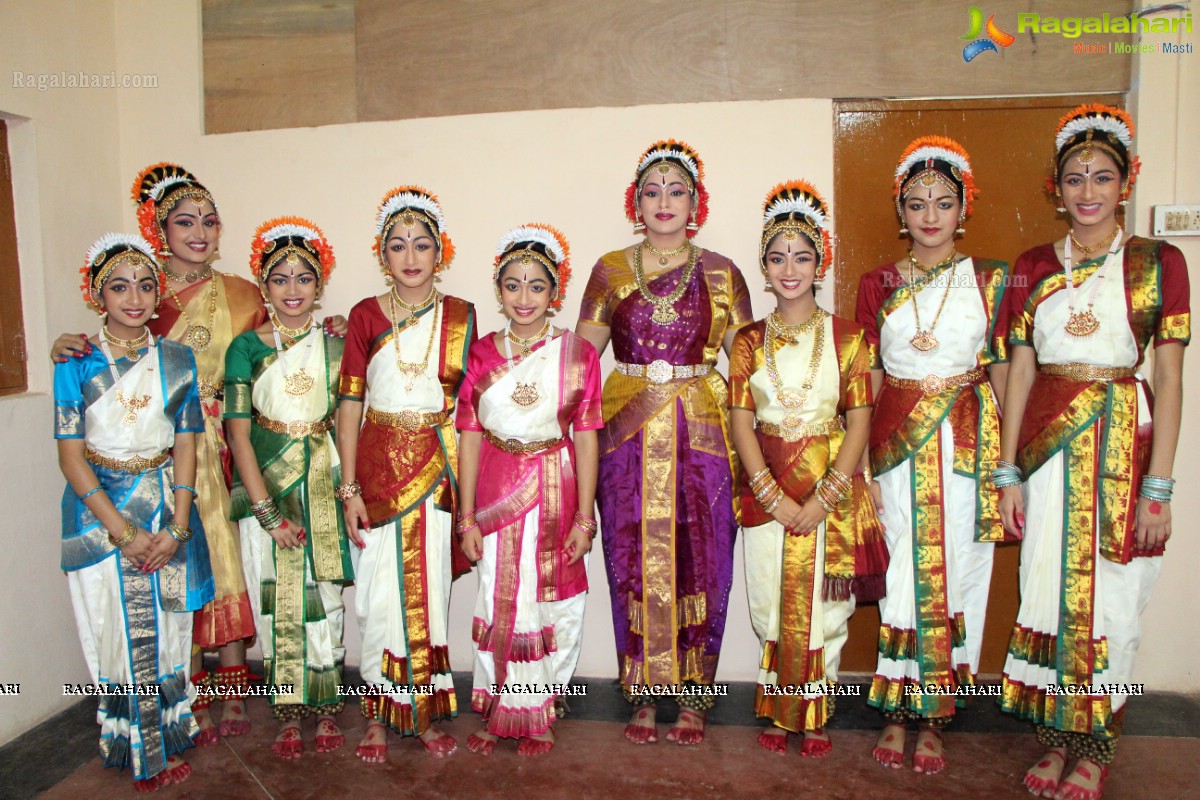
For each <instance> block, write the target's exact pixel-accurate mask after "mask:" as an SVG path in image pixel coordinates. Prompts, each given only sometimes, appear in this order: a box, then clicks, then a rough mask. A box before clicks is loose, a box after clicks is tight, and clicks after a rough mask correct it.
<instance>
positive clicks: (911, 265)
mask: <svg viewBox="0 0 1200 800" xmlns="http://www.w3.org/2000/svg"><path fill="white" fill-rule="evenodd" d="M957 255H958V253H957V252H956V251H954V250H951V251H950V255H948V256H946V257H945V258H943V259H942V260H941V261H939V262H938V263H936V264H934V265H933V266H932V267H930V268H929V270H928V271H926V273H925V276H927V275H932V274H933V273H935V272H936V271H937V270H939V269H941V268H942V267H945V266H947V265H949V264H951V263H953V261H954V258H955V256H957ZM918 269H924V268H923V267H922V266H921V264H920V263H919V262H918V261H917V257H916V256H915V255H913V251H912V250H909V251H908V287H909V289H908V290H909V292H910V293H911V294H912V301H913V319H914V320H916V323H917V332H916V333H915V334H913V337H912V338H911V339H909V340H908V344H909V346H910V347H912V349H913V350H916V351H918V352H921V353H929V352H932V351H934V350H937V349H938V346H939V345H940V344H941V342H939V341H938V338H937V337H936V336H934V335H933V329H934V328H936V327H937V324H938V320H939V319H941V318H942V309H944V308H945V307H946V299H947V298H949V297H950V287H951V286H952V285H953V284H954V281H953V280H951V279H950V278H949V277H948V278H947V280H946V290H945V291H944V292H942V302H941V303H939V304H938V309H937V313H936V314H934V315H933V322H931V323H929V330H923V329H922V328H921V310H920V309H919V308H918V307H917V294H918V293H919V292H920V289H921V287H919V286H918V285H917V270H918ZM925 276H922V280H924V278H925Z"/></svg>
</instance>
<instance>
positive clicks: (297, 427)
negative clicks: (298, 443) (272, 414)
mask: <svg viewBox="0 0 1200 800" xmlns="http://www.w3.org/2000/svg"><path fill="white" fill-rule="evenodd" d="M308 430H309V425H308V423H307V422H305V421H304V420H302V419H294V420H292V421H291V422H289V423H288V424H287V435H288V436H290V437H291V438H293V439H299V438H300V437H302V436H307V435H308Z"/></svg>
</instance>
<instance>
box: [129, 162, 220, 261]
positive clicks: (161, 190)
mask: <svg viewBox="0 0 1200 800" xmlns="http://www.w3.org/2000/svg"><path fill="white" fill-rule="evenodd" d="M130 195H131V197H132V198H133V202H134V203H135V204H136V205H137V207H138V208H137V219H138V228H139V229H140V230H141V233H142V236H143V237H145V239H146V241H148V242H150V244H151V245H153V247H154V250H155V252H156V253H158V254H159V255H160V256H163V257H167V256H170V254H171V251H170V249H168V247H167V236H166V231H165V229H164V228H163V222H164V221H165V220H166V218H167V215H168V214H170V213H171V209H172V208H174V207H175V206H176V205H178V204H179V201H180V200H183V199H184V198H189V197H190V198H192V199H193V200H195V201H196V202H197V203H198V202H200V201H201V200H207V201H209V202H210V203H212V207H213V211H214V212H216V210H217V201H216V200H214V199H213V196H212V193H211V192H209V191H208V189H206V188H205V187H204V185H203V184H201V183H200V181H199V180H197V179H196V176H195V175H193V174H192V173H190V172H188V171H187V170H186V169H184V168H183V167H181V166H180V165H178V164H173V163H171V162H169V161H160V162H159V163H157V164H151V165H150V166H148V167H146V168H145V169H143V170H142V171H141V172H139V173H138V175H137V177H136V178H134V179H133V187H132V188H131V190H130Z"/></svg>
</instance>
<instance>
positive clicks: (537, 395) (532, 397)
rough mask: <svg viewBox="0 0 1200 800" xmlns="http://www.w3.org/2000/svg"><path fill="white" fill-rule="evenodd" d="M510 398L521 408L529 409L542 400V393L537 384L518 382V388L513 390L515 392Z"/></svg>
mask: <svg viewBox="0 0 1200 800" xmlns="http://www.w3.org/2000/svg"><path fill="white" fill-rule="evenodd" d="M509 397H511V398H512V401H513V402H514V403H516V404H517V405H519V406H521V407H522V408H527V407H529V406H531V405H533V404H535V403H537V401H538V400H541V399H542V393H541V392H539V391H538V387H537V384H534V383H522V382H521V381H517V388H516V389H513V392H512V394H511V395H509Z"/></svg>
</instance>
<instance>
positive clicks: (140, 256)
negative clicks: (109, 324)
mask: <svg viewBox="0 0 1200 800" xmlns="http://www.w3.org/2000/svg"><path fill="white" fill-rule="evenodd" d="M126 261H131V262H133V263H134V264H136V265H138V266H142V265H144V266H146V267H149V268H150V272H151V274H153V275H154V277H155V279H156V280H157V284H158V296H160V297H161V296H162V294H163V293H164V292H165V291H166V285H167V277H166V274H165V273H164V272H163V271H162V269H161V268H160V266H159V264H158V261H157V260H155V258H154V248H153V247H151V246H150V243H149V242H147V241H146V240H145V238H143V237H141V236H138V235H137V234H134V233H106V234H104V235H103V236H101V237H100V238H99V239H97V240H96V242H95V244H93V245H92V246H91V247H90V248H88V251H87V255H86V256H85V257H84V262H83V266H82V267H80V268H79V273H80V275H81V276H82V277H83V280H82V282H81V283H80V286H79V289H80V292H82V294H83V300H84V302H85V303H87V304H88V305H90V306H91V307H92V308H93V309H95V310H96V311H102V310H103V307H102V306H101V305H100V303H99V300H100V290H101V289H103V288H104V284H105V283H106V282H107V281H108V279H109V276H111V275H112V272H113V270H114V269H116V268H117V266H118V265H119V264H121V263H123V262H126ZM157 305H158V304H157V303H155V306H157Z"/></svg>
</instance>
